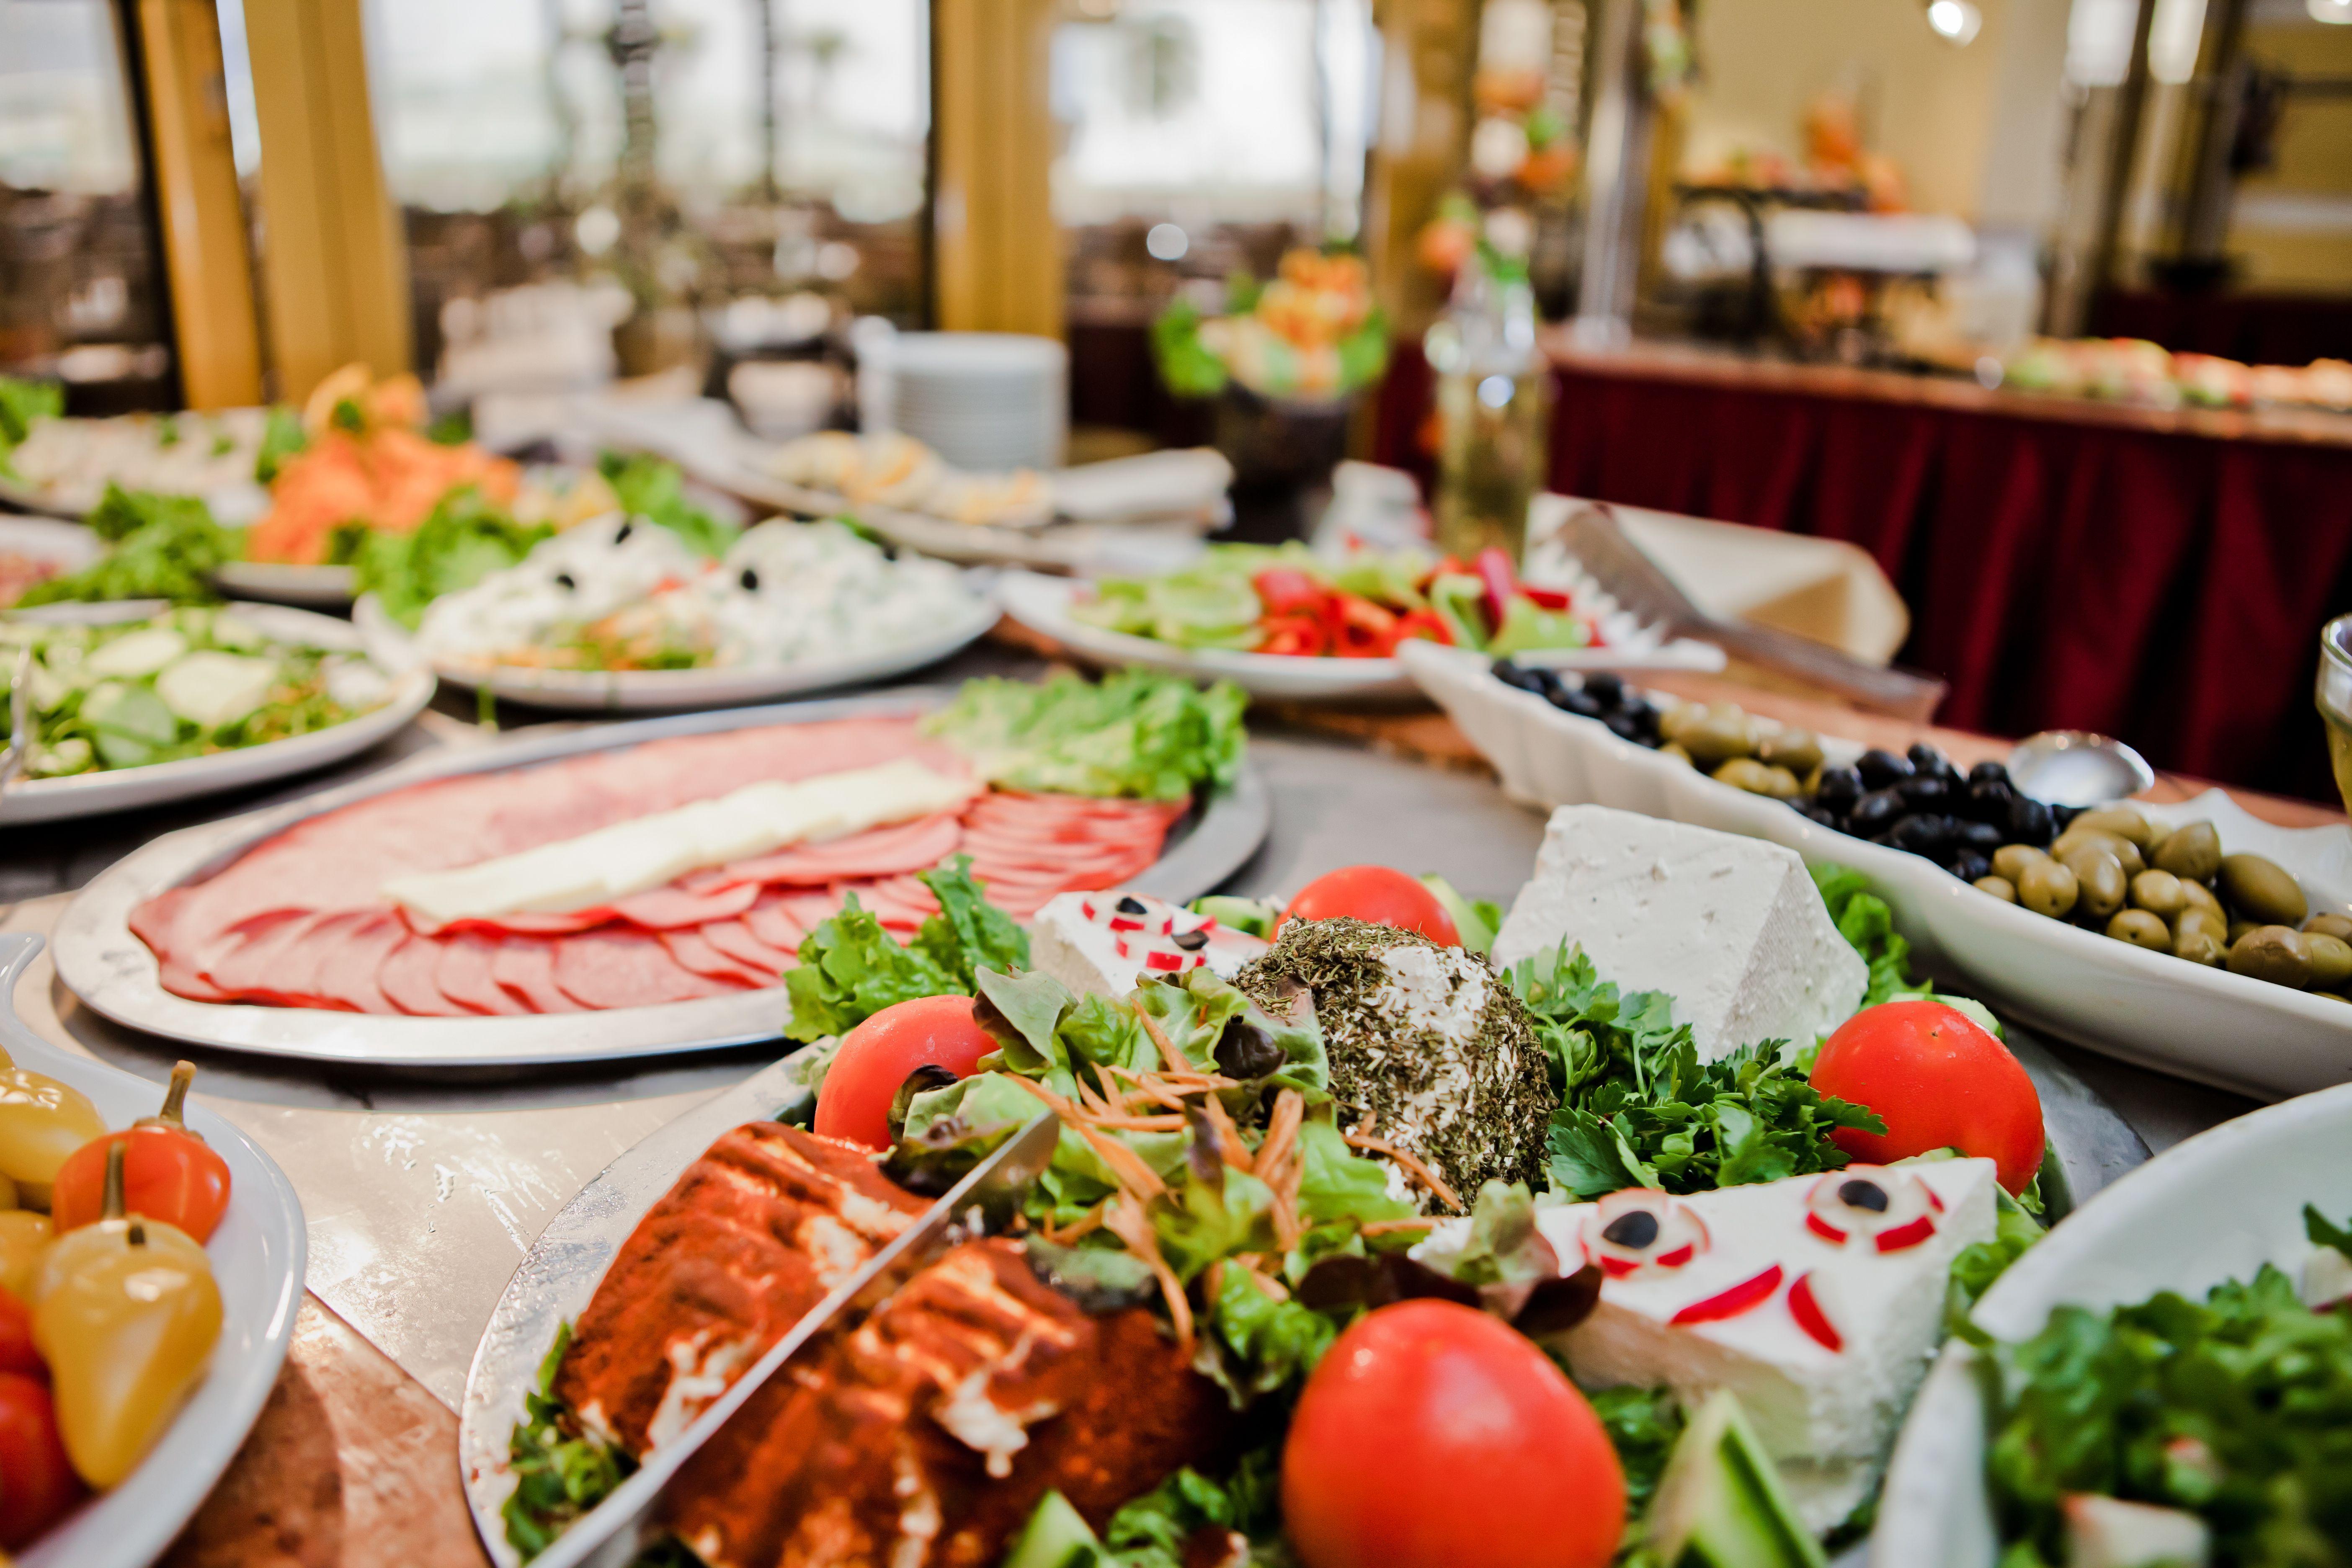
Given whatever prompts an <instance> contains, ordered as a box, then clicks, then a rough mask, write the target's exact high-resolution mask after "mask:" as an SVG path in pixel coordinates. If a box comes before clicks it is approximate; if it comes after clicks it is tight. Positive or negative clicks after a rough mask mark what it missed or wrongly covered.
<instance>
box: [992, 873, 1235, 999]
mask: <svg viewBox="0 0 2352 1568" xmlns="http://www.w3.org/2000/svg"><path fill="white" fill-rule="evenodd" d="M1122 901H1124V902H1129V903H1132V904H1134V905H1135V906H1136V908H1135V909H1134V910H1122V909H1121V908H1120V907H1119V906H1120V904H1121V903H1122ZM1200 933H1205V934H1202V942H1201V945H1200V946H1199V947H1197V948H1194V947H1192V946H1191V942H1190V939H1191V938H1192V936H1194V935H1195V934H1200ZM1179 937H1183V938H1185V939H1187V940H1186V941H1185V942H1178V941H1177V940H1176V939H1177V938H1179ZM1265 948H1266V944H1265V942H1261V941H1259V940H1258V939H1257V938H1256V937H1254V936H1251V935H1249V934H1247V933H1246V932H1244V931H1232V930H1229V929H1228V928H1226V927H1224V926H1222V925H1220V924H1218V923H1217V922H1216V921H1214V920H1213V919H1211V918H1210V917H1209V916H1207V915H1196V914H1194V913H1192V911H1191V910H1185V909H1180V908H1178V907H1177V906H1176V905H1174V904H1171V903H1168V902H1166V901H1165V900H1160V899H1154V898H1149V897H1146V896H1145V895H1143V894H1140V893H1120V892H1101V893H1057V894H1055V896H1054V897H1053V898H1051V899H1049V900H1046V902H1045V908H1044V909H1041V910H1038V911H1037V914H1036V918H1035V919H1034V920H1033V921H1030V924H1029V966H1030V967H1031V968H1032V969H1034V970H1037V971H1039V972H1041V973H1046V974H1050V975H1052V976H1053V977H1054V978H1055V979H1056V980H1058V981H1060V982H1061V983H1062V984H1065V985H1066V986H1068V987H1069V988H1070V989H1071V991H1073V992H1074V993H1076V994H1078V995H1081V996H1083V995H1086V994H1087V993H1089V992H1092V993H1094V994H1097V995H1102V996H1109V997H1114V998H1116V997H1121V996H1124V995H1126V994H1128V993H1129V992H1130V991H1132V990H1134V989H1135V987H1136V984H1137V983H1138V982H1139V980H1141V979H1142V978H1143V977H1144V975H1146V974H1156V975H1175V974H1181V973H1184V972H1185V971H1186V970H1190V969H1199V968H1202V967H1206V968H1207V969H1209V970H1210V971H1212V972H1213V973H1216V974H1219V975H1221V976H1223V978H1225V979H1227V980H1230V979H1232V978H1233V977H1234V973H1236V972H1237V971H1239V970H1240V968H1241V966H1242V965H1243V964H1244V963H1248V962H1249V961H1250V960H1251V959H1252V958H1254V957H1255V956H1256V955H1257V954H1259V953H1261V952H1265Z"/></svg>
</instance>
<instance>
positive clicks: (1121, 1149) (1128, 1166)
mask: <svg viewBox="0 0 2352 1568" xmlns="http://www.w3.org/2000/svg"><path fill="white" fill-rule="evenodd" d="M1013 1082H1014V1083H1017V1084H1019V1085H1020V1086H1021V1087H1022V1088H1024V1089H1027V1090H1028V1091H1029V1092H1030V1093H1031V1094H1034V1095H1035V1096H1036V1097H1037V1098H1038V1099H1039V1100H1044V1101H1045V1108H1046V1109H1047V1110H1051V1111H1052V1112H1054V1114H1055V1115H1056V1116H1058V1117H1060V1118H1061V1119H1062V1122H1063V1124H1064V1125H1065V1126H1067V1127H1073V1128H1076V1130H1077V1133H1078V1136H1079V1137H1081V1138H1084V1139H1085V1140H1086V1141H1087V1147H1089V1148H1091V1149H1092V1150H1094V1152H1096V1153H1097V1155H1099V1156H1101V1158H1102V1163H1104V1164H1106V1165H1108V1166H1109V1167H1110V1172H1111V1174H1112V1175H1113V1176H1114V1177H1116V1178H1118V1184H1119V1185H1120V1187H1122V1188H1123V1189H1126V1190H1127V1191H1129V1192H1131V1193H1134V1194H1137V1195H1139V1196H1140V1197H1143V1198H1146V1199H1150V1198H1156V1197H1159V1196H1160V1195H1161V1194H1164V1193H1166V1192H1167V1191H1168V1184H1167V1183H1165V1182H1163V1181H1161V1180H1160V1173H1159V1172H1157V1171H1155V1170H1153V1169H1152V1168H1151V1167H1150V1165H1147V1164H1145V1163H1143V1156H1142V1155H1140V1154H1139V1153H1137V1152H1135V1151H1134V1150H1132V1149H1130V1148H1129V1147H1128V1146H1127V1145H1126V1144H1124V1143H1122V1142H1119V1141H1118V1139H1116V1138H1111V1137H1107V1136H1105V1135H1104V1134H1103V1133H1101V1132H1098V1131H1096V1130H1095V1129H1094V1128H1093V1127H1092V1126H1090V1125H1088V1123H1089V1122H1091V1121H1093V1120H1094V1119H1093V1117H1092V1116H1090V1115H1089V1114H1088V1113H1087V1110H1085V1109H1084V1108H1083V1107H1080V1106H1076V1105H1073V1104H1071V1103H1070V1102H1069V1101H1068V1100H1065V1099H1063V1098H1062V1097H1061V1096H1060V1095H1058V1094H1055V1092H1054V1091H1053V1090H1052V1089H1047V1088H1046V1087H1045V1085H1044V1084H1042V1083H1039V1082H1037V1081H1036V1080H1035V1079H1026V1078H1021V1077H1018V1076H1014V1077H1013Z"/></svg>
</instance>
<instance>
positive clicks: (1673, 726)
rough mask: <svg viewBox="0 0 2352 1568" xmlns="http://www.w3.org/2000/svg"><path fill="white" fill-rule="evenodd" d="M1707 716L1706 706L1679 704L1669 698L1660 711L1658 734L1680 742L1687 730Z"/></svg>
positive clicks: (1696, 703) (1689, 703) (1695, 703)
mask: <svg viewBox="0 0 2352 1568" xmlns="http://www.w3.org/2000/svg"><path fill="white" fill-rule="evenodd" d="M1705 717H1706V704H1705V703H1703V702H1677V701H1675V700H1673V699H1672V698H1669V699H1667V700H1666V704H1665V706H1664V707H1663V708H1661V709H1659V710H1658V733H1659V734H1661V735H1664V737H1665V738H1666V739H1667V740H1669V741H1680V740H1681V739H1682V738H1683V731H1685V730H1687V729H1688V728H1690V727H1691V726H1692V725H1693V724H1696V723H1697V722H1698V721H1700V720H1701V719H1703V718H1705Z"/></svg>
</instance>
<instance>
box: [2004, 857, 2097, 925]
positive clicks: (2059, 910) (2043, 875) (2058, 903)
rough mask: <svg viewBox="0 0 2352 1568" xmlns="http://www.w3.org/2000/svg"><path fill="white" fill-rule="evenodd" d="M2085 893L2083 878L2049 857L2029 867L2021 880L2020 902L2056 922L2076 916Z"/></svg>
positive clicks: (2018, 884) (2018, 883)
mask: <svg viewBox="0 0 2352 1568" xmlns="http://www.w3.org/2000/svg"><path fill="white" fill-rule="evenodd" d="M2081 892H2082V887H2081V879H2079V878H2077V877H2076V876H2075V875H2074V872H2073V871H2071V870H2069V869H2067V868H2065V867H2063V866H2061V865H2060V864H2058V862H2057V861H2055V860H2053V859H2051V858H2049V857H2047V856H2044V857H2042V858H2041V859H2039V860H2036V861H2034V862H2032V864H2031V865H2029V866H2027V867H2026V868H2025V871H2024V874H2023V875H2021V877H2019V878H2018V879H2017V899H2018V902H2020V903H2021V904H2023V905H2024V906H2025V907H2026V908H2027V909H2029V910H2032V911H2033V912H2034V913H2035V914H2037V915H2048V916H2049V917H2051V919H2053V920H2062V921H2063V920H2064V919H2065V918H2066V917H2067V916H2068V915H2070V914H2072V913H2073V912H2074V903H2075V900H2076V899H2077V898H2078V897H2080V895H2081Z"/></svg>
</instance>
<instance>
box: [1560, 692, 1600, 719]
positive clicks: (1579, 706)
mask: <svg viewBox="0 0 2352 1568" xmlns="http://www.w3.org/2000/svg"><path fill="white" fill-rule="evenodd" d="M1551 705H1552V706H1553V707H1555V708H1557V709H1559V710H1560V711H1561V712H1563V713H1573V714H1576V715H1577V716H1578V717H1579V718H1583V719H1598V718H1600V717H1601V704H1600V703H1598V702H1595V701H1594V700H1592V699H1591V697H1589V696H1587V695H1586V694H1585V693H1583V692H1581V691H1579V690H1578V689H1576V688H1575V687H1573V686H1564V687H1562V688H1560V689H1559V691H1557V692H1555V693H1553V695H1552V700H1551Z"/></svg>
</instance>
